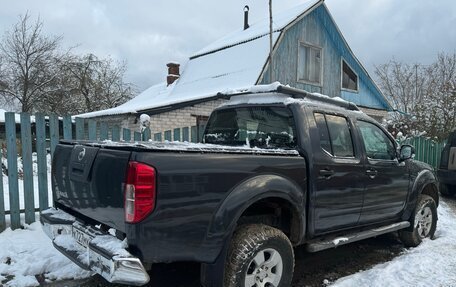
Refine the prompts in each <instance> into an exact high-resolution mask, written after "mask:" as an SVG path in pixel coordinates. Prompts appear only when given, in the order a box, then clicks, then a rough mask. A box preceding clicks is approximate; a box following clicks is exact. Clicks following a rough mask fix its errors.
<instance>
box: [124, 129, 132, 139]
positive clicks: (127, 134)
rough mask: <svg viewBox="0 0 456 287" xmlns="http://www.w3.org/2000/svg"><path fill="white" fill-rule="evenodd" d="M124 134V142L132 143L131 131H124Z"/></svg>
mask: <svg viewBox="0 0 456 287" xmlns="http://www.w3.org/2000/svg"><path fill="white" fill-rule="evenodd" d="M122 133H123V140H124V141H126V142H129V141H131V131H130V130H129V129H123V130H122Z"/></svg>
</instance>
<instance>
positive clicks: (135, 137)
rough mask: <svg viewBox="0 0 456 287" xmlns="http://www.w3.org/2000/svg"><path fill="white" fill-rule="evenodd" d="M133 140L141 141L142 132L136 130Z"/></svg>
mask: <svg viewBox="0 0 456 287" xmlns="http://www.w3.org/2000/svg"><path fill="white" fill-rule="evenodd" d="M133 140H134V141H135V142H140V141H141V133H140V132H134V133H133Z"/></svg>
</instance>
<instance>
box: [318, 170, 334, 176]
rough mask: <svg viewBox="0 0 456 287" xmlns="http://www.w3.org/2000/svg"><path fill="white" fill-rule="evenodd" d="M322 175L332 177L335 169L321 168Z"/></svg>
mask: <svg viewBox="0 0 456 287" xmlns="http://www.w3.org/2000/svg"><path fill="white" fill-rule="evenodd" d="M320 175H321V176H323V177H326V178H330V177H331V176H333V175H334V170H330V169H320Z"/></svg>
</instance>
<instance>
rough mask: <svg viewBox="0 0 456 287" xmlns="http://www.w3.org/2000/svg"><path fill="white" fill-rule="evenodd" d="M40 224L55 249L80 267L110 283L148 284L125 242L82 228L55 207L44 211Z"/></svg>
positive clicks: (93, 229)
mask: <svg viewBox="0 0 456 287" xmlns="http://www.w3.org/2000/svg"><path fill="white" fill-rule="evenodd" d="M40 221H41V224H42V226H43V230H44V232H45V233H46V234H47V235H48V236H49V237H50V238H51V239H52V242H53V244H54V247H55V248H56V249H57V250H59V251H60V252H61V253H63V254H64V255H65V256H67V257H68V258H69V259H71V260H72V261H73V262H74V263H76V264H77V265H79V266H80V267H81V268H84V269H86V270H92V271H94V272H96V273H98V274H100V275H101V276H103V277H104V278H105V279H106V280H107V281H109V282H111V283H121V284H129V285H143V284H146V283H147V282H149V275H148V274H147V272H146V270H145V269H144V267H143V265H142V263H141V261H140V260H139V259H138V258H136V257H134V256H133V255H131V254H130V253H129V252H128V251H127V250H126V249H125V248H126V242H125V241H121V240H119V239H117V238H116V237H114V236H112V235H109V234H106V233H103V232H101V231H100V230H97V229H95V228H93V227H91V226H87V225H83V224H81V223H80V222H78V221H76V218H74V217H73V216H71V215H70V214H68V213H66V212H64V211H62V210H59V209H55V208H50V209H47V210H45V211H43V212H42V213H41V216H40Z"/></svg>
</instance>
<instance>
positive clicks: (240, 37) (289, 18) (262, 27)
mask: <svg viewBox="0 0 456 287" xmlns="http://www.w3.org/2000/svg"><path fill="white" fill-rule="evenodd" d="M319 2H322V1H321V0H307V1H305V2H304V3H302V4H300V5H298V6H295V7H293V8H291V9H288V10H285V11H281V12H278V13H274V15H273V30H274V31H275V32H278V31H281V30H282V29H283V28H285V27H286V26H287V25H288V24H290V23H291V22H293V21H294V20H296V19H297V18H298V17H299V16H301V15H302V14H303V13H305V12H307V11H308V10H309V9H310V8H312V7H314V6H315V5H316V4H318V3H319ZM266 35H269V17H268V18H265V19H262V20H260V21H258V22H256V23H254V24H251V25H250V27H249V28H248V29H246V30H243V29H242V28H241V29H238V30H236V31H233V32H231V33H229V34H228V35H226V36H224V37H222V38H220V39H219V40H217V41H215V42H213V43H212V44H210V45H208V46H206V47H204V48H203V49H201V50H199V51H198V52H196V53H195V55H193V56H192V57H191V58H195V57H198V56H201V55H204V54H206V53H211V52H214V51H217V50H220V49H224V48H229V47H231V46H233V45H237V44H240V43H244V42H247V41H250V40H252V39H255V38H258V37H262V36H266ZM274 42H275V41H274Z"/></svg>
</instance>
